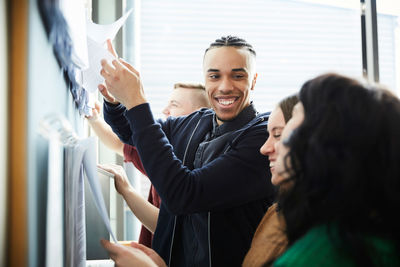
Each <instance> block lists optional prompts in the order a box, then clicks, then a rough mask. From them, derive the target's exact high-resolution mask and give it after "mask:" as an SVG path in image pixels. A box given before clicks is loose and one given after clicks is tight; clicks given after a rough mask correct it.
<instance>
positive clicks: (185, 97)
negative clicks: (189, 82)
mask: <svg viewBox="0 0 400 267" xmlns="http://www.w3.org/2000/svg"><path fill="white" fill-rule="evenodd" d="M196 90H198V89H189V88H176V89H174V90H173V91H172V94H171V96H170V98H169V101H168V105H167V106H166V107H165V108H164V110H163V114H164V115H165V116H166V117H169V116H173V117H178V116H183V115H188V114H190V113H192V112H194V111H195V110H196V109H198V107H197V106H195V105H194V104H193V101H192V100H193V99H194V98H195V97H199V96H198V95H197V94H196V93H197V92H196Z"/></svg>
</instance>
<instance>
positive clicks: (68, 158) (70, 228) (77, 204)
mask: <svg viewBox="0 0 400 267" xmlns="http://www.w3.org/2000/svg"><path fill="white" fill-rule="evenodd" d="M85 151H86V148H85V147H83V146H80V145H77V146H72V147H71V146H67V147H66V148H65V152H66V153H65V236H66V239H65V247H66V248H65V261H66V263H65V266H66V267H85V266H86V228H85V205H84V203H85V196H84V192H85V191H84V181H83V179H84V176H83V168H82V157H83V153H84V152H85Z"/></svg>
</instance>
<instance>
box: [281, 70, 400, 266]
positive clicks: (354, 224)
mask: <svg viewBox="0 0 400 267" xmlns="http://www.w3.org/2000/svg"><path fill="white" fill-rule="evenodd" d="M299 98H300V102H299V104H297V107H296V108H295V110H297V115H296V114H293V117H292V119H291V121H289V122H288V124H287V125H286V127H285V129H284V132H283V133H282V140H283V141H282V142H281V143H280V144H279V146H278V159H277V163H276V165H275V168H276V171H277V172H280V173H281V175H282V176H284V177H286V178H287V179H286V180H285V181H284V182H287V183H290V186H289V187H287V188H289V189H288V190H285V191H283V192H282V193H281V194H280V197H279V204H280V207H281V212H283V215H284V219H285V221H286V233H287V237H288V240H289V246H290V247H289V248H288V250H287V251H286V252H285V253H284V254H283V255H282V256H281V257H280V258H279V259H278V260H277V261H276V262H275V263H274V266H400V250H399V244H400V231H399V226H400V219H398V217H399V216H395V214H394V213H395V212H397V211H400V101H399V99H398V98H397V97H395V96H394V95H393V94H391V93H390V92H389V91H387V90H384V89H379V88H377V87H376V88H372V86H371V87H369V86H366V85H363V84H362V83H360V82H358V81H356V80H353V79H350V78H347V77H344V76H341V75H337V74H325V75H322V76H318V77H317V78H315V79H312V80H309V81H308V82H306V83H305V84H304V85H303V87H302V89H301V91H300V94H299ZM291 124H296V126H298V127H297V128H296V129H295V130H293V131H290V128H293V127H290V126H291Z"/></svg>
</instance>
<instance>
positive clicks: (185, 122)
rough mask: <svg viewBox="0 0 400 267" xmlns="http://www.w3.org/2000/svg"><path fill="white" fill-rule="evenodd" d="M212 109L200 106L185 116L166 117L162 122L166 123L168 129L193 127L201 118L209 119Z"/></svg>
mask: <svg viewBox="0 0 400 267" xmlns="http://www.w3.org/2000/svg"><path fill="white" fill-rule="evenodd" d="M213 114H214V111H213V110H212V109H207V108H202V109H200V110H198V111H195V112H193V113H191V114H189V115H186V116H180V117H168V118H167V119H166V120H165V121H164V122H163V124H165V125H167V127H168V128H169V129H173V128H180V127H185V126H189V127H195V125H196V124H198V123H199V121H201V120H204V121H206V120H209V121H211V119H212V117H213Z"/></svg>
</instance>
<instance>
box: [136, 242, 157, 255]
mask: <svg viewBox="0 0 400 267" xmlns="http://www.w3.org/2000/svg"><path fill="white" fill-rule="evenodd" d="M131 247H133V248H137V249H140V250H141V251H143V252H144V253H145V254H146V255H150V254H152V253H155V251H154V250H153V249H151V248H148V247H146V246H144V245H142V244H139V243H136V242H132V243H131Z"/></svg>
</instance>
